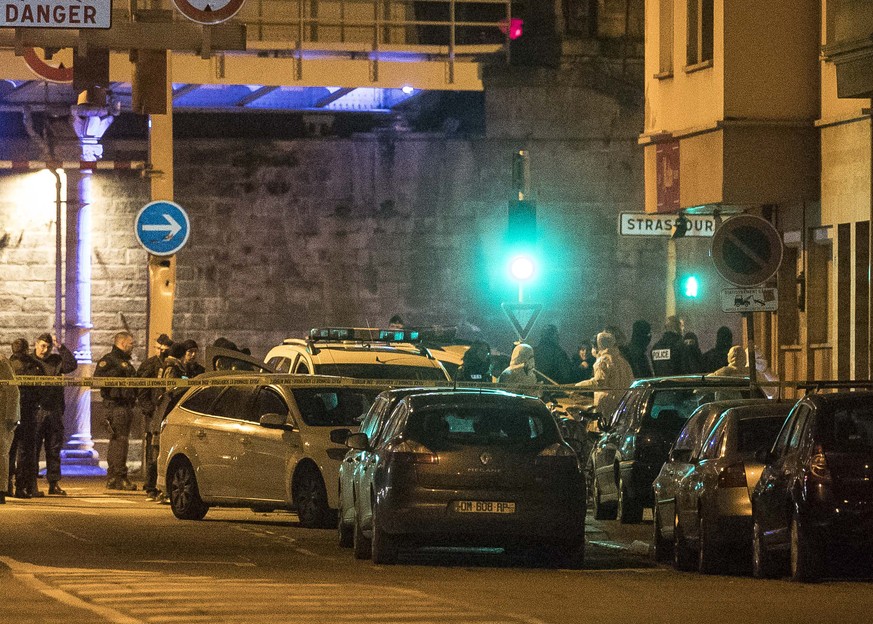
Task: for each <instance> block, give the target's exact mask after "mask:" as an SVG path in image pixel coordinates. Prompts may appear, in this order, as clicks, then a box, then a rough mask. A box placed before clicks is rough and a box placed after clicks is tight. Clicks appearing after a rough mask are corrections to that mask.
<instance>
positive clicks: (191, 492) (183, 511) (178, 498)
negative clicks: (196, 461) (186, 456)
mask: <svg viewBox="0 0 873 624" xmlns="http://www.w3.org/2000/svg"><path fill="white" fill-rule="evenodd" d="M167 484H168V488H169V492H168V494H169V498H170V509H172V510H173V515H174V516H176V517H177V518H179V520H202V519H203V517H204V516H205V515H206V512H207V511H209V506H208V505H207V504H206V503H204V502H203V499H201V498H200V490H199V489H198V488H197V476H196V475H195V474H194V467H193V466H192V465H191V464H190V462H188V461H187V460H179V461H177V462H175V464H174V466H173V468H172V469H171V470H170V474H169V475H168V478H167Z"/></svg>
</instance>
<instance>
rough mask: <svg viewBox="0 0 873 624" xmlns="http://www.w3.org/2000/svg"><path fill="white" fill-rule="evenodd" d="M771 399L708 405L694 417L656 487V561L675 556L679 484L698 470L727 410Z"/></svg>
mask: <svg viewBox="0 0 873 624" xmlns="http://www.w3.org/2000/svg"><path fill="white" fill-rule="evenodd" d="M766 401H767V399H736V400H733V401H713V402H712V403H704V404H703V405H701V406H700V407H698V408H697V409H696V410H694V413H693V414H692V415H691V417H690V418H689V419H688V422H686V423H685V426H684V427H683V428H682V431H681V432H680V433H679V437H678V438H676V442H674V443H673V446H672V447H671V448H670V452H669V453H668V454H667V461H666V462H664V465H663V466H661V471H660V472H659V473H658V476H657V477H656V478H655V481H654V483H653V484H652V500H653V507H652V519H653V522H652V529H653V537H652V554H653V556H654V558H655V561H665V560H666V559H667V558H668V557H672V556H673V525H674V519H675V517H676V490H677V489H678V487H679V482H680V481H682V479H684V478H685V477H686V476H687V475H688V473H689V472H691V469H692V468H693V467H694V464H693V463H692V458H693V457H697V456H698V454H699V451H700V447H701V446H703V443H704V441H706V438H707V437H708V436H709V433H710V432H711V431H712V428H713V426H714V425H715V423H716V421H717V420H718V418H719V416H721V415H722V414H723V413H724V411H725V410H727V409H728V408H731V407H736V406H739V405H755V404H759V403H762V402H766Z"/></svg>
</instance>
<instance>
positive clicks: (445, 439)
mask: <svg viewBox="0 0 873 624" xmlns="http://www.w3.org/2000/svg"><path fill="white" fill-rule="evenodd" d="M405 433H406V435H408V436H409V437H410V438H411V439H413V440H416V441H417V442H421V443H422V444H424V445H425V446H427V447H428V448H430V449H433V450H435V451H436V450H440V449H445V448H448V447H451V446H455V445H462V446H477V445H481V446H495V445H496V446H502V445H506V446H510V445H529V446H536V447H544V446H548V445H549V444H553V443H554V442H557V441H558V439H559V434H558V431H557V427H556V426H555V423H554V421H553V420H552V418H551V416H550V415H549V414H548V413H543V412H539V411H535V410H531V409H525V408H520V407H519V408H512V407H506V406H499V407H498V406H458V407H455V406H451V407H449V406H445V407H443V406H441V407H437V408H431V409H423V410H418V411H415V412H413V413H412V414H410V416H409V420H408V422H407V425H406V431H405Z"/></svg>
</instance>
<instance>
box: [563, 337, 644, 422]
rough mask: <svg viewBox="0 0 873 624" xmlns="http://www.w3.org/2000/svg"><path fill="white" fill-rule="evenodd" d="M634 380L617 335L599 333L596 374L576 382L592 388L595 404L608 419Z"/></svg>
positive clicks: (595, 365) (583, 386) (578, 385)
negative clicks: (618, 343) (616, 338)
mask: <svg viewBox="0 0 873 624" xmlns="http://www.w3.org/2000/svg"><path fill="white" fill-rule="evenodd" d="M633 381H634V372H633V369H632V368H631V365H630V364H629V363H628V361H627V360H626V359H625V358H624V356H623V355H622V354H621V352H620V351H619V350H618V346H616V342H615V336H613V335H612V334H610V333H607V332H600V333H599V334H597V360H595V362H594V376H593V377H592V378H591V379H586V380H585V381H580V382H579V383H577V384H576V386H577V387H579V388H592V389H594V390H597V389H598V388H601V390H599V391H596V392H595V393H594V405H595V406H596V407H597V411H598V412H600V413H601V414H602V415H603V417H604V418H606V419H607V420H609V419H611V418H612V413H613V412H614V411H615V408H616V407H618V403H619V401H621V397H622V396H623V395H624V393H625V390H627V389H628V388H630V386H631V384H632V383H633Z"/></svg>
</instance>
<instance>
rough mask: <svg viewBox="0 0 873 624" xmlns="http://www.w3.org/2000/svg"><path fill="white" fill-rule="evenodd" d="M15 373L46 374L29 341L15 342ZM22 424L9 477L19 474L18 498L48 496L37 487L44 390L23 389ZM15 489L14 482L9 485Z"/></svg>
mask: <svg viewBox="0 0 873 624" xmlns="http://www.w3.org/2000/svg"><path fill="white" fill-rule="evenodd" d="M9 363H10V364H11V365H12V370H13V372H14V373H15V375H16V376H17V377H21V376H23V375H42V374H43V370H42V366H41V365H40V363H39V362H38V361H37V360H36V358H34V357H33V356H32V355H30V348H29V346H28V344H27V340H25V339H24V338H18V339H16V340H13V341H12V357H11V358H9ZM19 390H20V391H21V422H20V424H19V425H18V428H17V429H16V430H15V436H14V437H13V439H12V449H11V450H10V451H9V474H10V475H12V474H14V475H15V489H14V494H13V495H14V496H15V498H32V497H34V496H45V494H43V493H42V492H40V491H39V490H38V489H37V487H36V477H37V473H38V472H39V458H38V457H37V456H36V415H37V411H38V410H39V399H40V388H38V387H37V386H20V387H19ZM9 488H10V490H11V489H12V485H11V483H10V484H9Z"/></svg>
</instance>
